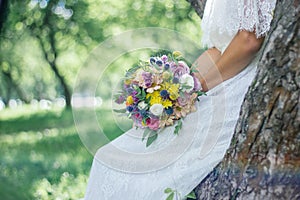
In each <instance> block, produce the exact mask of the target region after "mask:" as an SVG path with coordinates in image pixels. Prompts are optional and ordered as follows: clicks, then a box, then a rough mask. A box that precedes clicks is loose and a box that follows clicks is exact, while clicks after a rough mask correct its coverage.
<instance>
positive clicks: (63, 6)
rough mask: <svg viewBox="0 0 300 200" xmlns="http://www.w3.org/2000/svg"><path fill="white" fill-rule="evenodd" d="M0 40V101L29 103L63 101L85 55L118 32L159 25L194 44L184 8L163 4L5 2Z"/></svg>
mask: <svg viewBox="0 0 300 200" xmlns="http://www.w3.org/2000/svg"><path fill="white" fill-rule="evenodd" d="M7 13H9V14H8V16H7V19H6V20H5V22H4V30H3V33H2V37H1V47H0V52H1V61H0V65H1V71H2V74H1V77H0V82H1V84H0V85H1V86H0V97H1V98H2V99H3V101H4V102H5V103H6V104H7V103H8V100H9V99H11V98H18V99H21V100H22V101H24V102H26V103H29V102H30V101H31V100H32V99H37V100H40V99H49V100H53V99H54V98H57V97H63V98H65V101H66V105H67V106H70V103H71V95H72V86H73V84H74V81H75V78H76V73H77V72H78V69H79V68H80V67H81V66H82V65H83V61H84V60H85V59H86V58H87V55H88V53H89V52H90V51H91V50H92V49H93V48H94V47H95V46H96V45H97V44H99V43H100V42H102V41H104V40H105V39H106V38H108V37H110V36H112V35H115V34H118V33H121V32H122V31H125V30H129V29H134V28H141V27H153V26H159V27H164V28H170V29H173V30H177V31H180V32H182V33H183V34H186V35H188V36H190V37H192V39H195V40H199V38H200V36H201V32H200V27H199V19H198V18H197V17H196V14H195V12H194V11H193V10H192V9H191V7H190V6H189V4H188V3H187V2H185V1H182V0H176V1H173V0H168V1H154V0H144V1H134V0H128V1H122V2H119V1H106V0H102V1H95V0H87V1H76V0H51V1H50V0H25V1H16V0H12V1H10V2H9V5H8V9H7Z"/></svg>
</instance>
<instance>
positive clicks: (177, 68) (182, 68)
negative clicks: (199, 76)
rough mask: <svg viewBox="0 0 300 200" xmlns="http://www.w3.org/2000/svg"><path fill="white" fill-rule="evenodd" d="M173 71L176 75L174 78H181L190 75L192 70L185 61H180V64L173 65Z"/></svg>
mask: <svg viewBox="0 0 300 200" xmlns="http://www.w3.org/2000/svg"><path fill="white" fill-rule="evenodd" d="M171 71H172V72H173V74H174V77H176V78H180V77H181V76H182V75H183V74H189V73H190V68H189V66H188V65H187V64H186V63H185V62H184V61H178V64H176V63H173V64H172V65H171Z"/></svg>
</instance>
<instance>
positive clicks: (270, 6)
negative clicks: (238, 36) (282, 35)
mask: <svg viewBox="0 0 300 200" xmlns="http://www.w3.org/2000/svg"><path fill="white" fill-rule="evenodd" d="M275 4H276V0H239V6H238V8H239V10H238V15H239V19H240V23H239V28H238V30H247V31H255V33H256V36H257V37H261V36H264V35H265V34H266V33H267V32H268V30H269V29H270V23H271V20H272V18H273V10H274V8H275Z"/></svg>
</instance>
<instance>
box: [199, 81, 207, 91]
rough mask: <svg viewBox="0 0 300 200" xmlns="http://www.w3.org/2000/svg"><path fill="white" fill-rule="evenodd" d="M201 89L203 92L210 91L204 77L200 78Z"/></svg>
mask: <svg viewBox="0 0 300 200" xmlns="http://www.w3.org/2000/svg"><path fill="white" fill-rule="evenodd" d="M200 91H202V92H207V91H208V88H207V85H206V81H205V80H204V79H203V78H200Z"/></svg>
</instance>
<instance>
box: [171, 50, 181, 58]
mask: <svg viewBox="0 0 300 200" xmlns="http://www.w3.org/2000/svg"><path fill="white" fill-rule="evenodd" d="M173 56H174V58H179V57H181V56H182V54H181V52H180V51H174V52H173Z"/></svg>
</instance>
